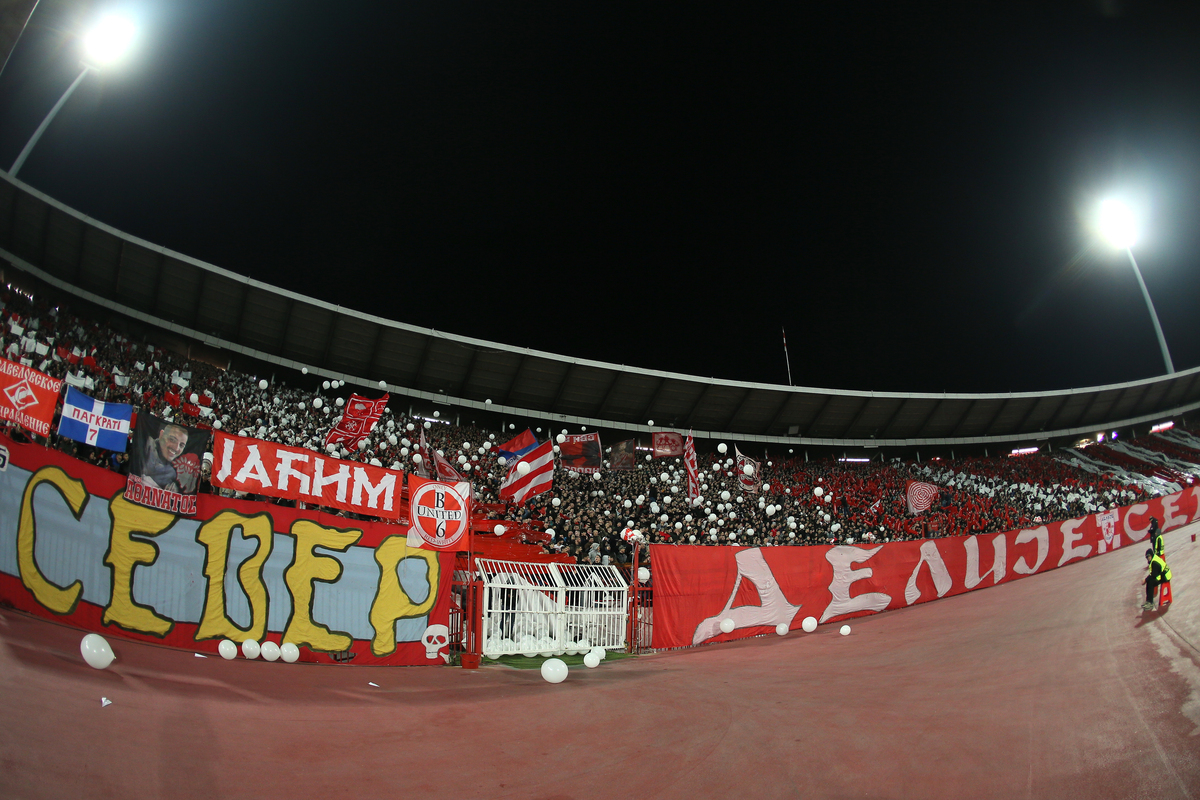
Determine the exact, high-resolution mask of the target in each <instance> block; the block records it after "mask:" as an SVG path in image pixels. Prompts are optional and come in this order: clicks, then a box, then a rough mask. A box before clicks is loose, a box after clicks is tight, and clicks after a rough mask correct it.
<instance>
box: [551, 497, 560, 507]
mask: <svg viewBox="0 0 1200 800" xmlns="http://www.w3.org/2000/svg"><path fill="white" fill-rule="evenodd" d="M550 505H552V506H554V507H555V508H558V507H559V506H560V505H562V500H559V499H558V498H557V497H556V498H554V499H553V500H551V501H550Z"/></svg>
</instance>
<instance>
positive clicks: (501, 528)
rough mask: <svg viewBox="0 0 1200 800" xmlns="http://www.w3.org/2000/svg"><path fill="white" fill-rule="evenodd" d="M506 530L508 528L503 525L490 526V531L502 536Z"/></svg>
mask: <svg viewBox="0 0 1200 800" xmlns="http://www.w3.org/2000/svg"><path fill="white" fill-rule="evenodd" d="M506 530H508V529H507V528H505V527H504V526H503V525H497V526H496V527H494V528H492V533H494V534H496V535H497V536H503V535H504V532H505V531H506Z"/></svg>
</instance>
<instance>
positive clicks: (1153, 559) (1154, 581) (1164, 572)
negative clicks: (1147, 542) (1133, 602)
mask: <svg viewBox="0 0 1200 800" xmlns="http://www.w3.org/2000/svg"><path fill="white" fill-rule="evenodd" d="M1146 564H1147V565H1148V566H1149V568H1150V573H1149V574H1148V575H1147V576H1146V602H1145V603H1144V604H1143V605H1142V608H1144V609H1145V610H1147V611H1151V610H1153V609H1154V592H1155V591H1157V590H1158V587H1159V585H1160V584H1163V583H1166V582H1167V581H1169V580H1171V568H1170V567H1168V566H1167V562H1166V561H1163V557H1162V556H1159V555H1155V553H1154V548H1150V549H1149V550H1147V551H1146Z"/></svg>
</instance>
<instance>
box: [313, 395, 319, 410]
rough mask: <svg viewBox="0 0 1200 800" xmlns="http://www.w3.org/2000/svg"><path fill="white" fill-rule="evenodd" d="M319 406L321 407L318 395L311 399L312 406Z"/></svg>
mask: <svg viewBox="0 0 1200 800" xmlns="http://www.w3.org/2000/svg"><path fill="white" fill-rule="evenodd" d="M320 407H321V398H319V397H318V398H316V399H315V400H313V408H320Z"/></svg>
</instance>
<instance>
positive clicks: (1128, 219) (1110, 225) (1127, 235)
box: [1097, 198, 1175, 375]
mask: <svg viewBox="0 0 1200 800" xmlns="http://www.w3.org/2000/svg"><path fill="white" fill-rule="evenodd" d="M1097 228H1098V229H1099V231H1100V235H1101V236H1102V237H1103V238H1104V240H1105V241H1107V242H1108V243H1109V244H1110V245H1112V246H1113V247H1115V248H1117V249H1118V250H1124V251H1125V255H1127V256H1129V264H1130V266H1132V267H1133V274H1134V275H1136V276H1137V282H1138V286H1140V287H1141V289H1142V297H1143V298H1144V299H1145V301H1146V308H1148V309H1149V310H1150V320H1151V321H1152V322H1153V323H1154V333H1155V335H1157V336H1158V346H1159V348H1160V349H1161V350H1162V357H1163V364H1165V365H1166V367H1167V374H1168V375H1173V374H1175V365H1174V364H1172V363H1171V353H1170V351H1168V350H1167V340H1166V339H1165V338H1164V337H1163V332H1162V326H1161V325H1159V324H1158V314H1156V313H1155V311H1154V303H1152V302H1150V292H1149V290H1147V289H1146V282H1145V281H1144V280H1142V271H1141V270H1140V269H1138V265H1137V259H1135V258H1134V257H1133V245H1134V244H1135V243H1136V242H1137V238H1138V224H1137V217H1135V216H1134V213H1133V211H1132V210H1131V209H1130V208H1129V206H1127V205H1125V204H1124V203H1122V202H1121V201H1120V200H1115V199H1111V198H1110V199H1108V200H1105V201H1104V202H1102V203H1101V204H1100V212H1099V214H1098V216H1097Z"/></svg>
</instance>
